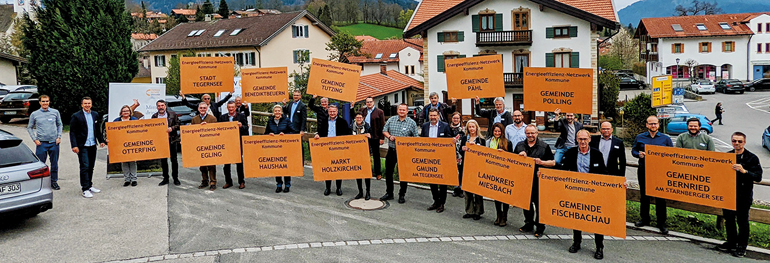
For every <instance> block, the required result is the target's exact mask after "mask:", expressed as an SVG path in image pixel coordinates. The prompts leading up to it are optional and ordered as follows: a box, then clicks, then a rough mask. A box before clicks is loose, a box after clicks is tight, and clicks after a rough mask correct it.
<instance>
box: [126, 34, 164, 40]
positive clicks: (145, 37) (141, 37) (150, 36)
mask: <svg viewBox="0 0 770 263" xmlns="http://www.w3.org/2000/svg"><path fill="white" fill-rule="evenodd" d="M156 38H158V35H156V34H145V33H131V39H135V40H153V39H156Z"/></svg>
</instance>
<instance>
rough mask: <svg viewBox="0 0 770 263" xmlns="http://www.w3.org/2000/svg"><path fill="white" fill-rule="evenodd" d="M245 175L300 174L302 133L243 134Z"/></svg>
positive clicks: (301, 173) (255, 176)
mask: <svg viewBox="0 0 770 263" xmlns="http://www.w3.org/2000/svg"><path fill="white" fill-rule="evenodd" d="M241 141H242V142H243V159H244V160H248V161H246V162H243V170H244V173H245V177H248V178H261V177H275V176H302V175H303V172H304V167H303V164H302V135H299V134H294V135H274V136H270V135H259V136H243V137H242V138H241Z"/></svg>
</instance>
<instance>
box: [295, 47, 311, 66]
mask: <svg viewBox="0 0 770 263" xmlns="http://www.w3.org/2000/svg"><path fill="white" fill-rule="evenodd" d="M293 55H294V64H300V63H305V62H307V61H309V60H310V51H309V50H304V49H300V50H294V52H293Z"/></svg>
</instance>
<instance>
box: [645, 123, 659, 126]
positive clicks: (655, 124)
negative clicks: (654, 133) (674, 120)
mask: <svg viewBox="0 0 770 263" xmlns="http://www.w3.org/2000/svg"><path fill="white" fill-rule="evenodd" d="M647 125H650V126H658V124H657V123H647Z"/></svg>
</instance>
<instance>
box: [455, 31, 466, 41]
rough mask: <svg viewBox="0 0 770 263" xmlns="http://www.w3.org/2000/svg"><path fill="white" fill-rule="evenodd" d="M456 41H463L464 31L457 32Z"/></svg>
mask: <svg viewBox="0 0 770 263" xmlns="http://www.w3.org/2000/svg"><path fill="white" fill-rule="evenodd" d="M457 41H459V42H463V41H465V32H463V31H460V32H457Z"/></svg>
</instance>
